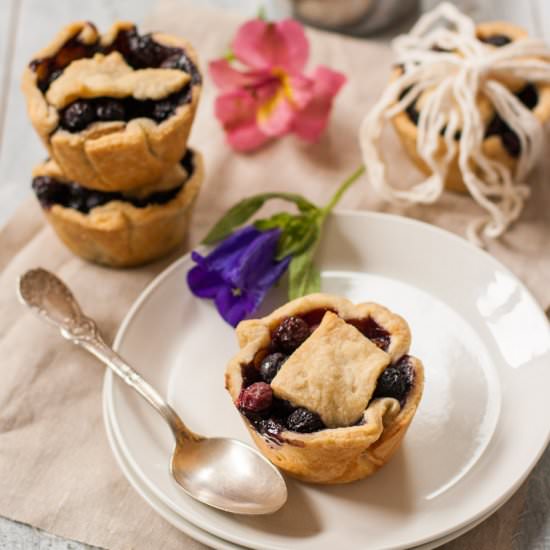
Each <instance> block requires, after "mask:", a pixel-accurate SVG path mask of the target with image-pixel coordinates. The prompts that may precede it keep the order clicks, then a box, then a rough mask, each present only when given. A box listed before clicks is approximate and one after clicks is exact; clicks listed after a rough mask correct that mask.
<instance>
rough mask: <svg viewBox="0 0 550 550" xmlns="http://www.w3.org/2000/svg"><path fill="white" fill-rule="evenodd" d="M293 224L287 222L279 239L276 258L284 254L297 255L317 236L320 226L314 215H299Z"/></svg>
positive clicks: (310, 244)
mask: <svg viewBox="0 0 550 550" xmlns="http://www.w3.org/2000/svg"><path fill="white" fill-rule="evenodd" d="M295 222H296V223H295V224H288V226H287V228H286V230H285V232H284V233H283V234H282V235H281V238H280V239H279V246H278V249H277V256H276V259H277V260H282V259H283V258H285V257H286V256H288V255H289V254H290V255H293V256H294V255H299V254H301V253H302V252H303V251H304V250H307V249H308V248H309V247H310V246H312V245H313V243H314V242H315V241H317V239H318V238H319V233H320V227H319V224H318V222H317V219H316V218H315V217H309V216H308V217H306V216H300V217H296V218H295Z"/></svg>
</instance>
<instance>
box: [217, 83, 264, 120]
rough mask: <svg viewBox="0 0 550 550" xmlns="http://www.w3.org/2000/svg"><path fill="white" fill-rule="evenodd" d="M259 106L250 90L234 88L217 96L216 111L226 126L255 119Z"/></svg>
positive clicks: (218, 117)
mask: <svg viewBox="0 0 550 550" xmlns="http://www.w3.org/2000/svg"><path fill="white" fill-rule="evenodd" d="M257 107H258V105H257V102H256V101H255V100H254V98H253V97H252V96H251V95H250V94H249V93H248V92H246V91H244V90H232V91H230V92H226V93H224V94H221V95H219V96H218V97H217V98H216V102H215V104H214V113H215V115H216V118H217V119H218V120H219V121H220V122H222V123H223V125H224V127H226V126H229V127H232V126H239V125H240V124H243V123H247V122H250V121H252V120H254V118H255V112H256V109H257Z"/></svg>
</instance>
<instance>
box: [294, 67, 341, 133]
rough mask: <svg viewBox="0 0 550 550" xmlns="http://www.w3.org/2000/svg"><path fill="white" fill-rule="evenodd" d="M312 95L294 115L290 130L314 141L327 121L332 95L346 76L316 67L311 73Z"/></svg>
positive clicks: (336, 91)
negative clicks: (313, 84) (313, 72)
mask: <svg viewBox="0 0 550 550" xmlns="http://www.w3.org/2000/svg"><path fill="white" fill-rule="evenodd" d="M313 81H314V82H315V86H314V96H313V97H312V99H311V101H310V102H309V103H308V104H307V105H306V106H305V107H304V109H302V110H301V111H299V112H298V113H297V114H296V116H295V117H294V121H293V125H292V130H293V131H294V132H295V133H296V134H297V135H298V136H300V137H301V138H302V139H305V140H307V141H316V140H317V139H319V137H320V136H321V134H322V133H323V131H324V129H325V128H326V125H327V123H328V118H329V115H330V111H331V109H332V102H333V99H334V96H335V95H336V94H337V93H338V91H339V90H340V88H341V87H342V86H343V85H344V83H345V82H346V77H345V76H344V75H343V74H341V73H337V72H335V71H332V70H330V69H328V68H326V67H318V68H317V70H316V71H315V74H314V75H313Z"/></svg>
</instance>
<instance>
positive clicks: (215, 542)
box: [103, 394, 495, 550]
mask: <svg viewBox="0 0 550 550" xmlns="http://www.w3.org/2000/svg"><path fill="white" fill-rule="evenodd" d="M108 404H109V401H108V400H107V399H105V394H104V399H103V419H104V421H105V431H106V432H107V439H108V440H109V445H110V446H111V449H112V451H113V454H114V456H115V460H116V462H117V464H118V466H119V468H120V469H121V470H122V472H123V474H124V475H125V477H126V479H127V480H128V481H129V482H130V484H131V485H132V486H133V487H134V489H135V490H136V492H137V493H138V494H139V495H140V496H141V497H142V498H143V499H144V500H145V501H146V502H147V503H148V504H149V506H151V508H153V510H155V511H156V512H157V513H158V514H159V515H160V516H161V517H163V518H164V519H165V520H166V521H167V522H168V523H170V524H172V525H173V526H174V527H176V528H177V529H179V530H180V531H182V532H184V533H186V534H188V535H189V536H190V537H193V538H194V539H196V540H198V541H200V542H203V543H204V544H207V545H208V546H209V547H212V548H215V549H216V550H240V549H243V548H245V547H244V546H239V545H237V544H234V543H232V542H229V541H225V540H222V539H220V538H218V537H215V536H214V535H211V534H210V533H208V532H207V531H203V530H202V529H199V528H198V527H196V526H195V525H193V524H192V523H189V522H188V521H187V520H185V519H183V518H182V517H181V516H179V515H178V514H176V513H175V512H173V511H172V510H171V509H170V508H168V507H167V506H166V505H165V504H163V503H162V502H161V501H160V500H159V499H158V498H157V497H156V496H155V495H154V494H153V493H152V492H151V491H149V489H147V487H146V486H145V484H144V483H143V481H142V480H141V479H140V478H139V477H138V475H137V474H136V473H135V472H134V471H133V470H132V466H131V465H130V464H128V462H127V461H126V459H125V458H124V455H123V454H122V451H121V450H120V448H119V445H118V443H117V440H116V438H115V435H114V433H113V428H112V426H111V416H112V415H111V414H110V412H109V410H108ZM494 511H495V510H490V511H489V512H488V513H487V514H486V515H484V516H482V517H481V518H479V519H477V520H476V521H475V522H473V523H471V524H468V525H466V526H465V527H462V529H458V530H457V531H453V532H452V533H450V534H449V535H446V536H445V537H442V538H440V539H437V540H435V541H432V542H428V543H426V544H421V545H420V546H415V547H414V549H413V550H433V549H434V548H437V547H439V546H441V545H442V544H445V543H447V542H449V541H451V540H453V539H455V538H457V537H459V536H460V535H462V534H464V533H466V532H467V531H469V530H470V529H473V528H474V527H475V526H476V525H479V524H480V523H482V522H483V521H484V520H485V519H486V518H488V517H489V516H490V515H491V514H493V513H494Z"/></svg>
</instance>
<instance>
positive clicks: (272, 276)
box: [256, 256, 292, 291]
mask: <svg viewBox="0 0 550 550" xmlns="http://www.w3.org/2000/svg"><path fill="white" fill-rule="evenodd" d="M290 260H292V256H286V258H283V259H282V260H280V261H278V262H274V266H273V267H272V268H271V269H270V270H269V271H267V272H265V273H264V274H263V276H262V277H261V278H260V279H258V280H257V281H256V288H257V289H262V290H264V291H267V290H269V289H270V288H271V287H272V286H273V285H274V284H275V283H276V282H277V281H278V280H279V279H280V278H281V276H282V275H283V273H284V272H285V271H286V270H287V268H288V265H289V264H290Z"/></svg>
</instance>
